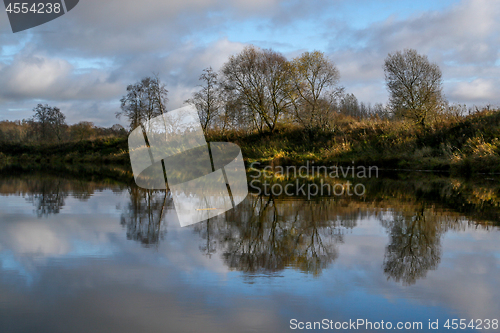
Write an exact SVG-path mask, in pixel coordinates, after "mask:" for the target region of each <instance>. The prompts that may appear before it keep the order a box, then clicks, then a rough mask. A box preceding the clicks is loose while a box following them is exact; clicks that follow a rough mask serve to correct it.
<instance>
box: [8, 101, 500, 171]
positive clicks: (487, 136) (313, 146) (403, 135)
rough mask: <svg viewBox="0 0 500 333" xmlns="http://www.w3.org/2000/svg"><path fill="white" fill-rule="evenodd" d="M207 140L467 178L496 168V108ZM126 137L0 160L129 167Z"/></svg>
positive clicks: (255, 152)
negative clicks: (427, 121)
mask: <svg viewBox="0 0 500 333" xmlns="http://www.w3.org/2000/svg"><path fill="white" fill-rule="evenodd" d="M206 136H207V141H209V142H217V141H227V142H234V143H236V144H238V145H239V146H240V147H241V148H242V150H243V156H244V157H245V160H246V162H247V163H252V162H260V163H261V165H272V166H277V165H281V166H285V165H304V164H306V162H307V161H309V162H314V163H315V164H316V165H320V164H323V165H328V166H331V165H352V162H354V163H355V164H356V165H365V166H368V165H370V166H372V165H373V166H377V167H379V168H386V169H410V170H434V171H438V170H439V171H451V173H455V174H462V175H468V174H473V173H499V172H500V140H499V138H500V112H499V111H489V110H484V111H481V112H478V113H475V114H473V115H470V116H467V117H463V118H443V119H438V120H436V121H435V122H434V123H433V124H432V125H431V126H429V127H427V128H421V127H418V126H413V125H411V124H408V123H406V122H402V121H389V120H382V119H363V120H357V119H354V118H350V117H345V116H339V117H338V119H336V121H335V126H334V128H333V129H332V130H329V131H317V132H314V133H310V132H306V131H304V130H303V129H302V128H300V127H299V126H296V125H287V126H281V127H279V128H277V130H276V131H275V132H274V133H264V134H259V133H248V132H240V131H229V132H225V133H221V132H208V133H207V135H206ZM127 149H128V148H127V139H126V138H108V139H99V140H92V141H90V140H87V141H80V142H69V143H61V144H51V145H50V144H47V145H22V144H0V164H2V163H3V164H6V163H11V162H18V163H28V162H29V163H42V164H47V163H50V164H54V163H56V164H57V163H66V164H79V163H98V164H100V163H102V164H119V165H130V160H129V157H128V151H127Z"/></svg>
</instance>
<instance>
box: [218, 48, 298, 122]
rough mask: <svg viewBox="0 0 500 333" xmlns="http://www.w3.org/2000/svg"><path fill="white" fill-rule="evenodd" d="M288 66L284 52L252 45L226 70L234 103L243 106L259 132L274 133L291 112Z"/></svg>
mask: <svg viewBox="0 0 500 333" xmlns="http://www.w3.org/2000/svg"><path fill="white" fill-rule="evenodd" d="M288 66H289V64H288V61H287V60H286V58H285V57H284V56H283V55H282V54H281V53H278V52H275V51H273V50H260V49H258V48H256V47H254V46H248V47H246V48H245V49H244V50H243V51H242V52H241V53H240V54H238V55H236V56H232V57H230V58H229V61H228V62H227V63H226V64H224V66H223V68H222V74H223V78H224V86H225V89H226V92H227V93H228V95H229V96H230V100H231V103H232V104H233V105H236V104H239V105H241V107H242V108H241V112H244V113H246V114H247V115H248V119H249V120H250V121H251V122H252V123H253V125H254V127H255V128H257V129H258V130H259V132H263V131H264V128H266V127H267V129H268V130H269V131H271V132H273V131H274V129H275V128H276V125H277V123H278V121H279V120H280V118H282V117H283V116H284V115H285V114H286V113H287V111H288V109H289V106H290V100H289V98H288V95H289V94H288V89H289V86H290V85H289V75H288Z"/></svg>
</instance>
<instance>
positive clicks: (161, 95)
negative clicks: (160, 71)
mask: <svg viewBox="0 0 500 333" xmlns="http://www.w3.org/2000/svg"><path fill="white" fill-rule="evenodd" d="M167 95H168V90H167V89H166V86H165V84H163V83H162V82H161V81H160V79H159V78H158V75H155V76H153V77H145V78H143V79H142V80H141V81H139V82H137V83H135V84H131V85H129V86H128V87H127V94H126V95H125V96H123V97H122V99H121V100H120V102H121V111H119V112H117V113H116V117H117V118H120V117H121V116H122V115H124V116H126V117H127V118H128V119H129V121H130V129H134V128H136V127H137V126H140V125H143V124H144V123H145V122H146V121H148V120H151V119H152V118H154V117H157V116H159V115H161V114H163V113H165V112H166V104H167V102H168V98H167Z"/></svg>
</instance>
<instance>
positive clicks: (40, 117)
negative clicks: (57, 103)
mask: <svg viewBox="0 0 500 333" xmlns="http://www.w3.org/2000/svg"><path fill="white" fill-rule="evenodd" d="M33 112H35V114H34V116H33V123H34V125H35V127H36V132H37V134H38V136H39V138H40V139H41V140H44V141H48V140H52V139H53V138H54V136H55V137H56V138H57V139H58V141H61V140H62V134H63V131H64V129H65V127H66V122H65V119H66V117H65V116H64V114H63V113H62V112H61V110H60V109H59V108H57V107H51V106H49V105H47V104H46V105H42V104H38V105H37V106H36V107H35V108H34V109H33Z"/></svg>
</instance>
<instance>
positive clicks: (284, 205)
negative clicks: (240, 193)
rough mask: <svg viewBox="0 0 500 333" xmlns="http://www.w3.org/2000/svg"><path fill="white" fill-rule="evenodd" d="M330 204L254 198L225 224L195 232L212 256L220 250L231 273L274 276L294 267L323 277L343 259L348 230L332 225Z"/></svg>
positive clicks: (204, 226)
mask: <svg viewBox="0 0 500 333" xmlns="http://www.w3.org/2000/svg"><path fill="white" fill-rule="evenodd" d="M328 206H329V201H323V202H321V203H319V204H313V203H310V202H306V201H303V202H300V201H299V202H296V201H277V200H275V199H274V198H272V197H269V198H265V197H249V198H248V199H247V200H245V201H244V202H243V203H242V204H241V205H240V206H239V208H238V209H237V210H235V211H233V212H229V213H227V214H226V216H225V219H217V220H215V219H214V220H211V221H208V222H204V223H202V224H199V225H198V226H196V227H195V230H196V231H197V232H198V233H199V234H200V236H201V237H202V238H203V239H204V240H206V243H204V244H203V245H202V246H201V247H200V249H201V250H202V251H203V252H205V253H206V254H207V255H212V254H213V253H215V252H216V251H217V247H218V249H219V250H220V252H221V254H222V256H223V258H224V262H225V263H226V265H227V266H229V267H230V268H231V269H236V270H240V271H244V272H250V273H255V272H262V271H267V272H275V271H278V270H283V269H285V268H287V267H294V268H297V269H300V270H301V271H304V272H309V273H314V274H319V273H320V272H321V270H322V269H323V268H325V267H326V266H327V265H328V264H330V263H331V262H332V261H333V260H335V258H336V257H337V256H338V253H337V244H338V243H341V242H342V240H343V238H342V236H343V233H344V232H345V227H344V226H343V225H342V223H341V222H340V221H336V220H330V219H329V218H328V217H329V215H332V216H333V215H334V212H333V211H332V210H331V207H330V209H329V207H328Z"/></svg>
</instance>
